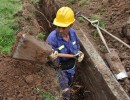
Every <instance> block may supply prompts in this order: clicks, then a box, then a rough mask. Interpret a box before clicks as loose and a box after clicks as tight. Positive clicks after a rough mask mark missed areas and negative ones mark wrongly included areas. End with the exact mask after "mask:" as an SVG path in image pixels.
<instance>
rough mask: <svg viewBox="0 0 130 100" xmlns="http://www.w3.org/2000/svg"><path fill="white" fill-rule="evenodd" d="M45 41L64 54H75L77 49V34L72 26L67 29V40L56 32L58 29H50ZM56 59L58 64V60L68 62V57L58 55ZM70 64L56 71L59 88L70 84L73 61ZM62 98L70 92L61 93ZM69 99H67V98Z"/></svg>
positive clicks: (72, 75) (64, 87)
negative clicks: (68, 66)
mask: <svg viewBox="0 0 130 100" xmlns="http://www.w3.org/2000/svg"><path fill="white" fill-rule="evenodd" d="M47 42H48V43H49V44H50V45H51V46H52V48H53V49H54V50H55V51H58V53H64V54H73V55H75V54H76V53H77V52H78V51H79V49H80V46H79V41H78V38H77V35H76V33H75V30H74V29H73V28H70V30H69V40H68V41H66V40H64V39H63V37H62V36H61V35H60V34H59V33H58V30H57V29H56V30H54V31H52V32H51V33H50V34H49V36H48V38H47ZM56 61H57V62H58V63H59V64H60V62H64V61H65V62H66V61H67V62H69V61H70V58H61V57H58V58H57V59H56ZM71 65H72V66H71V67H70V68H68V69H66V68H63V69H62V70H61V71H57V75H58V78H59V83H60V86H61V88H62V89H63V90H64V89H66V88H69V87H70V86H71V84H72V83H73V77H74V74H75V63H74V64H71ZM61 66H62V65H61ZM63 97H64V98H69V97H70V93H69V92H66V93H64V94H63ZM67 100H69V99H67Z"/></svg>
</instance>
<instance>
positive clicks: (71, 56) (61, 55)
mask: <svg viewBox="0 0 130 100" xmlns="http://www.w3.org/2000/svg"><path fill="white" fill-rule="evenodd" d="M58 57H65V58H74V55H72V54H63V53H58Z"/></svg>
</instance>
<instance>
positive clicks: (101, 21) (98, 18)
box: [91, 14, 105, 38]
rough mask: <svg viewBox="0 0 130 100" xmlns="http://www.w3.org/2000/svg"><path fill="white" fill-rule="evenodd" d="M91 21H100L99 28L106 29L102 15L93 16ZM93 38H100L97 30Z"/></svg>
mask: <svg viewBox="0 0 130 100" xmlns="http://www.w3.org/2000/svg"><path fill="white" fill-rule="evenodd" d="M91 19H92V20H98V21H99V26H100V27H102V28H105V21H104V20H102V18H101V16H100V15H95V14H93V15H91ZM93 36H94V38H97V37H98V32H97V30H96V31H95V32H93Z"/></svg>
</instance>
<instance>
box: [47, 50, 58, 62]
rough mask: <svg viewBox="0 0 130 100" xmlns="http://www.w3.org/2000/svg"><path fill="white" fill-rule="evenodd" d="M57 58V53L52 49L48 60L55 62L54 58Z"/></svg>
mask: <svg viewBox="0 0 130 100" xmlns="http://www.w3.org/2000/svg"><path fill="white" fill-rule="evenodd" d="M57 57H58V51H54V50H53V49H52V53H51V55H49V58H50V60H52V61H53V60H55V59H56V58H57Z"/></svg>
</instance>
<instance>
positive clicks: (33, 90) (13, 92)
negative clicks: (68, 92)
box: [0, 56, 60, 100]
mask: <svg viewBox="0 0 130 100" xmlns="http://www.w3.org/2000/svg"><path fill="white" fill-rule="evenodd" d="M39 90H41V91H39ZM42 91H45V93H47V92H49V93H51V94H52V95H53V96H58V95H59V93H60V89H59V84H58V82H57V78H56V74H55V71H54V69H53V68H50V67H49V66H47V65H45V64H37V63H31V62H26V61H19V60H15V59H12V58H10V57H6V56H1V57H0V100H43V96H40V95H39V94H42Z"/></svg>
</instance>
